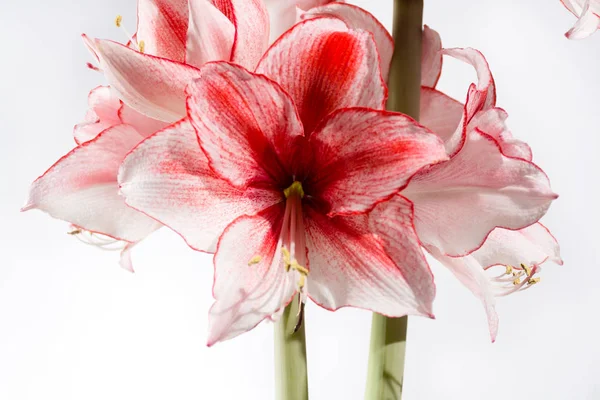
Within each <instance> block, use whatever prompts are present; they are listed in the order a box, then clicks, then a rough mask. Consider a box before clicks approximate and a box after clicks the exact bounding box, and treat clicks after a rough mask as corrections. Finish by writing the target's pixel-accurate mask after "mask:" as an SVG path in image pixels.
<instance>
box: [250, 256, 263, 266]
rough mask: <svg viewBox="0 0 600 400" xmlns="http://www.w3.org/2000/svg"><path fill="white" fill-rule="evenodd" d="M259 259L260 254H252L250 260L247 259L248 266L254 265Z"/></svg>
mask: <svg viewBox="0 0 600 400" xmlns="http://www.w3.org/2000/svg"><path fill="white" fill-rule="evenodd" d="M260 260H262V257H261V256H254V257H252V258H251V259H250V261H248V266H249V267H250V266H252V265H256V264H258V263H259V262H260Z"/></svg>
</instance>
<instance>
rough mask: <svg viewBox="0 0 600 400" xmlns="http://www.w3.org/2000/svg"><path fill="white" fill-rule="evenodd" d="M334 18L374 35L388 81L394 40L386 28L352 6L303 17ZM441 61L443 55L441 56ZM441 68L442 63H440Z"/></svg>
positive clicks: (331, 6) (329, 7)
mask: <svg viewBox="0 0 600 400" xmlns="http://www.w3.org/2000/svg"><path fill="white" fill-rule="evenodd" d="M315 17H333V18H338V19H341V20H342V21H344V23H345V24H346V25H347V26H348V28H350V29H355V30H356V29H361V30H363V31H367V32H370V33H371V34H373V38H374V39H375V44H376V45H377V51H378V52H379V57H380V68H381V75H382V76H383V79H384V81H387V78H388V73H389V70H390V62H391V61H392V54H393V53H394V39H392V35H390V33H389V32H388V31H387V29H385V27H384V26H383V25H382V24H381V22H379V21H378V20H377V18H375V17H374V16H373V15H372V14H371V13H369V12H368V11H366V10H363V9H362V8H360V7H357V6H355V5H352V4H345V3H335V2H331V3H330V4H327V5H324V6H321V7H316V8H313V9H311V10H309V11H307V12H306V13H305V14H303V15H302V18H303V19H308V18H315ZM439 58H440V60H441V58H442V55H441V54H440V55H439ZM440 68H441V62H440Z"/></svg>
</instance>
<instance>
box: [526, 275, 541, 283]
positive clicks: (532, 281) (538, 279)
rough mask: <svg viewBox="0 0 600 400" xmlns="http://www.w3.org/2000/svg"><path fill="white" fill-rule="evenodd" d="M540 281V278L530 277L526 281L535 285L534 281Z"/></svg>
mask: <svg viewBox="0 0 600 400" xmlns="http://www.w3.org/2000/svg"><path fill="white" fill-rule="evenodd" d="M539 281H540V278H539V277H538V278H531V279H529V280H528V281H527V284H528V285H535V284H536V283H538V282H539Z"/></svg>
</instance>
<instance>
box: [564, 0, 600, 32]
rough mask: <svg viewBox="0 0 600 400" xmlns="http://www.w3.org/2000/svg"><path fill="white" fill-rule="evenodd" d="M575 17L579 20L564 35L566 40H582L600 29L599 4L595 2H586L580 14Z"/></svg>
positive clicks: (592, 0)
mask: <svg viewBox="0 0 600 400" xmlns="http://www.w3.org/2000/svg"><path fill="white" fill-rule="evenodd" d="M594 7H595V8H594ZM577 15H578V18H579V19H578V20H577V22H576V23H575V25H573V27H572V28H571V29H570V30H569V31H568V32H567V33H565V36H566V37H567V38H569V39H584V38H586V37H588V36H590V35H591V34H593V33H594V32H596V31H597V30H598V29H599V28H600V2H598V1H597V0H586V1H585V3H584V4H583V7H582V8H581V12H580V13H578V14H577Z"/></svg>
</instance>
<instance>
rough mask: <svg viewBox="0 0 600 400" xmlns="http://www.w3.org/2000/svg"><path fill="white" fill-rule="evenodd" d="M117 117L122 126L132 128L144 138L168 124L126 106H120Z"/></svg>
mask: <svg viewBox="0 0 600 400" xmlns="http://www.w3.org/2000/svg"><path fill="white" fill-rule="evenodd" d="M119 117H120V118H121V121H122V122H123V123H124V124H127V125H131V126H133V127H134V128H135V130H136V131H138V133H139V134H140V135H142V136H144V137H148V136H150V135H151V134H153V133H154V132H157V131H160V130H161V129H163V128H164V127H166V126H167V125H169V123H168V122H164V121H160V120H158V119H154V118H150V117H147V116H145V115H144V114H140V113H139V112H137V111H135V110H134V109H133V108H131V107H129V106H128V105H126V104H122V106H121V109H120V110H119Z"/></svg>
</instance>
